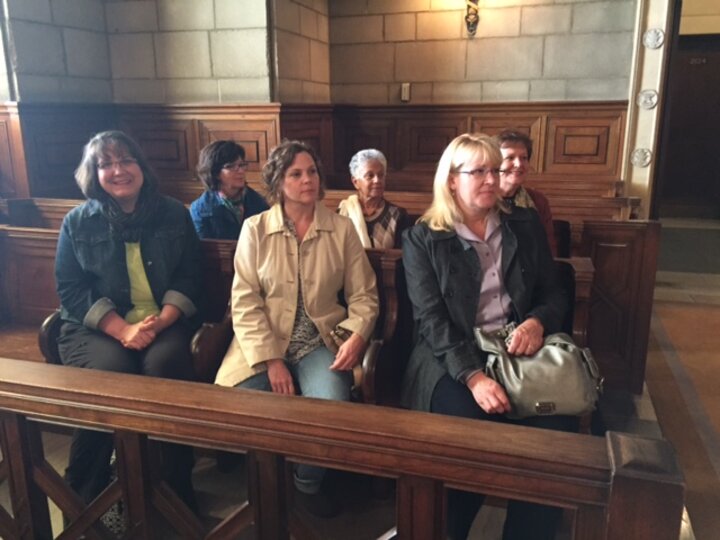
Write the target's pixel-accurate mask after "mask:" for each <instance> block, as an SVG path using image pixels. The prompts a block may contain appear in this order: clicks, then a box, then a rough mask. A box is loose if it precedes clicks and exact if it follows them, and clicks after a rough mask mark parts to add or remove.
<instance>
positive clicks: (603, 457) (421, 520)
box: [0, 358, 684, 540]
mask: <svg viewBox="0 0 720 540" xmlns="http://www.w3.org/2000/svg"><path fill="white" fill-rule="evenodd" d="M0 412H1V416H0V418H1V420H2V453H3V462H2V464H0V473H2V475H3V476H4V477H7V478H8V480H9V484H10V487H11V492H12V493H11V495H12V496H11V500H12V504H13V513H12V516H11V515H10V514H9V513H8V512H3V511H0V535H2V537H3V538H6V539H7V540H15V539H20V538H22V539H26V538H27V539H30V538H33V539H44V538H50V537H51V531H50V530H49V517H48V509H47V503H46V499H45V496H46V495H47V496H50V497H51V498H52V499H53V500H54V502H55V504H57V506H58V507H59V508H60V509H61V511H63V512H64V513H66V514H68V515H70V516H73V517H74V518H75V524H74V525H71V527H73V529H72V531H74V532H75V533H77V532H79V530H80V529H81V528H85V527H89V528H90V531H89V534H90V536H88V537H102V533H103V530H102V528H101V526H100V525H99V524H95V525H93V522H94V521H95V520H96V519H97V518H98V517H99V516H100V515H101V514H102V513H103V511H104V508H107V507H108V506H109V505H111V504H112V503H113V502H114V501H115V500H117V499H119V498H120V497H122V498H123V499H124V500H125V501H126V502H127V503H128V504H127V511H128V516H129V520H130V527H131V530H132V537H133V538H143V539H144V538H154V537H155V536H153V530H152V520H150V519H149V516H150V514H151V509H152V507H154V508H155V509H157V510H158V511H160V512H161V514H163V515H165V517H166V519H168V521H170V522H171V523H172V524H173V525H175V526H177V527H178V528H179V530H180V531H181V532H182V535H183V537H186V538H234V537H237V535H238V534H239V531H240V530H241V529H242V528H243V527H245V526H247V525H248V524H250V523H252V524H254V527H255V528H254V532H255V537H256V538H262V539H266V538H268V539H269V538H288V537H289V534H290V533H289V532H288V530H289V529H291V530H292V534H293V536H295V537H296V538H301V537H302V536H303V533H302V530H303V529H302V526H301V523H300V522H299V521H298V520H297V516H296V514H295V512H294V510H293V508H292V505H291V504H289V503H288V501H287V493H286V486H287V479H286V477H285V475H286V462H287V460H293V461H295V460H299V461H303V462H309V463H314V464H317V465H322V466H327V467H332V468H337V469H343V470H350V471H356V472H359V473H366V474H373V475H381V476H386V477H391V478H395V479H397V482H398V484H397V501H396V508H397V514H396V515H397V534H398V537H399V538H401V539H411V538H412V539H413V540H422V539H431V538H432V539H439V538H444V530H445V526H444V519H445V517H444V516H445V497H444V489H445V488H447V487H451V488H458V489H464V490H469V491H477V492H481V493H486V494H491V495H495V496H499V497H508V498H513V499H521V500H528V501H535V502H540V503H543V504H547V505H552V506H558V507H562V508H564V509H565V511H566V512H570V513H571V514H572V516H573V520H572V523H573V526H572V529H573V535H574V538H580V539H593V540H595V539H623V540H624V539H627V538H633V539H635V540H645V539H647V540H651V539H652V540H664V539H667V540H677V538H678V534H679V527H680V518H681V512H682V506H683V492H684V487H683V480H682V476H681V474H680V472H679V469H678V465H677V462H676V459H675V457H674V453H673V451H672V449H671V448H670V447H669V445H668V444H667V443H666V442H664V441H662V440H653V439H644V438H638V437H634V436H630V435H623V434H619V433H613V432H610V433H608V434H607V437H606V438H605V439H603V438H597V437H590V436H585V435H578V434H570V433H557V432H550V431H545V430H538V429H531V428H523V427H517V426H509V425H501V424H495V423H489V422H481V421H473V420H466V419H459V418H451V417H447V416H439V415H432V414H426V413H419V412H413V411H405V410H396V409H387V408H383V407H374V406H368V405H359V404H352V403H340V402H327V401H319V400H313V399H308V398H298V397H290V396H279V395H273V394H270V393H262V392H253V391H239V390H234V389H228V388H220V387H216V386H211V385H205V384H199V383H188V382H179V381H170V380H163V379H157V378H150V377H142V376H136V375H125V374H116V373H107V372H99V371H95V370H81V369H78V368H70V367H66V366H53V365H46V364H36V363H31V362H23V361H18V360H9V359H2V358H0ZM31 419H38V420H41V421H44V422H56V423H61V424H66V425H72V426H83V427H89V428H98V429H106V430H112V431H114V432H115V434H116V441H119V443H120V444H119V448H120V449H121V451H120V452H119V459H120V460H121V462H120V466H119V471H120V478H119V480H118V482H117V483H114V484H112V485H111V486H110V488H109V489H108V490H106V491H105V492H103V494H101V495H100V496H99V497H98V499H96V500H95V501H93V503H91V505H90V506H89V507H88V508H82V506H81V503H79V500H78V498H77V497H76V496H74V495H73V494H72V493H71V492H70V491H69V489H68V488H67V487H66V486H65V485H64V483H63V482H62V480H61V479H60V477H59V475H58V474H57V473H54V471H51V470H49V469H50V468H49V466H48V465H47V463H46V462H45V460H44V458H43V455H42V450H41V449H39V448H38V441H39V438H38V435H37V429H38V427H37V423H36V422H32V421H28V420H31ZM148 439H153V440H154V439H162V440H168V441H175V442H181V443H187V444H191V445H194V446H200V447H209V448H222V449H225V450H231V451H244V450H247V451H248V452H249V454H250V455H251V459H250V460H249V461H250V463H251V465H252V466H251V467H250V478H249V486H250V487H249V500H250V503H249V505H244V506H242V507H240V508H238V509H236V510H235V512H234V513H233V514H232V515H230V516H229V517H228V518H226V519H225V520H224V521H223V522H222V523H221V524H220V525H218V526H216V527H215V528H214V529H213V530H212V531H205V530H203V529H202V526H201V525H200V523H199V522H198V521H197V519H195V518H194V517H193V516H192V515H191V514H190V515H188V513H187V512H186V511H185V510H186V509H185V508H183V507H182V505H181V504H179V500H177V499H175V498H173V497H172V496H171V495H172V494H168V493H167V489H166V488H164V486H163V484H162V483H159V484H157V483H153V477H152V474H151V473H152V471H151V470H149V468H148V459H147V443H148ZM81 526H82V527H81ZM92 527H95V529H93V528H92ZM67 532H68V531H66V533H67ZM65 537H67V536H65Z"/></svg>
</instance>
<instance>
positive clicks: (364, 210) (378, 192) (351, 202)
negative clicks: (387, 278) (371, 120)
mask: <svg viewBox="0 0 720 540" xmlns="http://www.w3.org/2000/svg"><path fill="white" fill-rule="evenodd" d="M386 173H387V159H385V156H384V155H383V153H382V152H381V151H380V150H376V149H374V148H368V149H365V150H360V151H359V152H358V153H357V154H355V155H354V156H353V157H352V159H351V160H350V175H351V177H352V183H353V186H355V189H356V190H357V194H355V195H350V197H348V198H347V199H345V200H343V201H340V205H339V206H338V213H339V214H340V215H342V216H347V217H349V218H350V220H351V221H352V222H353V225H355V230H356V231H357V233H358V236H360V241H361V242H362V245H363V247H365V248H386V249H387V248H399V247H400V240H401V237H402V232H403V231H404V230H405V229H407V228H408V227H409V226H410V225H411V223H410V219H409V217H408V214H407V212H406V211H405V209H404V208H400V207H399V206H395V205H394V204H391V203H389V202H388V201H386V200H385V197H384V196H385V175H386Z"/></svg>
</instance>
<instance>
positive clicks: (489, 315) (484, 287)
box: [455, 211, 511, 332]
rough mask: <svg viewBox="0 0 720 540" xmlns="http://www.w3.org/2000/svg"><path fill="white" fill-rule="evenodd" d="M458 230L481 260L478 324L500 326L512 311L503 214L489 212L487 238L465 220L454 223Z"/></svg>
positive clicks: (489, 328)
mask: <svg viewBox="0 0 720 540" xmlns="http://www.w3.org/2000/svg"><path fill="white" fill-rule="evenodd" d="M455 232H457V234H458V236H459V237H460V238H462V239H463V240H466V241H467V242H468V243H469V244H470V245H471V246H472V247H473V248H474V249H475V252H476V253H477V256H478V260H479V262H480V270H481V272H480V274H479V275H478V281H479V286H480V296H479V298H478V305H477V310H476V314H475V326H479V327H480V328H482V329H483V330H485V331H487V332H492V331H494V330H499V329H500V328H502V327H503V326H505V325H506V324H507V322H508V317H509V316H510V313H511V303H510V296H509V295H508V293H507V291H506V290H505V285H504V284H503V275H502V228H501V227H500V216H499V215H498V213H497V211H493V212H491V213H490V215H489V216H488V221H487V227H486V229H485V238H484V239H483V238H479V237H478V236H477V235H476V234H475V233H474V232H472V231H471V230H470V229H469V228H468V227H467V226H466V225H465V224H463V223H456V224H455Z"/></svg>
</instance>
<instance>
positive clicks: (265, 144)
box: [116, 104, 280, 204]
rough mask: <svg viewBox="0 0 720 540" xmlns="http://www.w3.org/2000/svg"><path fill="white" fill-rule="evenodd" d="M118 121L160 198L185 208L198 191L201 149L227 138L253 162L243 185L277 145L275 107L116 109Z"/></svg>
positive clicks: (257, 173)
mask: <svg viewBox="0 0 720 540" xmlns="http://www.w3.org/2000/svg"><path fill="white" fill-rule="evenodd" d="M116 107H117V108H118V115H119V122H120V125H121V126H123V127H124V129H126V130H127V131H128V132H131V133H132V134H133V136H134V137H135V138H136V139H137V140H138V142H139V143H140V144H141V146H142V147H143V149H144V150H145V152H146V153H147V155H148V158H149V159H150V161H151V163H152V165H153V166H154V168H155V170H156V172H157V173H158V175H159V177H160V182H161V186H162V189H163V191H164V192H165V193H167V194H169V195H171V196H173V197H176V198H177V199H179V200H181V201H183V202H184V203H186V204H187V203H190V202H192V200H194V199H195V198H196V197H197V196H198V195H199V194H200V193H201V192H202V189H203V188H202V185H201V184H200V182H199V181H198V180H197V178H196V175H195V169H196V167H197V159H198V155H199V153H200V150H201V149H202V147H203V146H205V145H206V144H208V143H209V142H212V141H214V140H219V139H222V138H232V139H235V140H237V141H238V143H239V144H242V145H243V147H244V148H245V149H246V151H247V153H248V158H249V161H250V162H251V163H252V165H251V167H250V170H249V171H248V182H249V183H250V184H251V185H256V184H257V182H258V181H259V178H260V168H261V166H262V164H264V162H265V160H266V159H267V155H268V153H269V150H270V148H272V147H274V146H275V145H277V143H278V141H279V131H280V129H279V125H280V124H279V106H278V105H276V104H270V105H264V104H263V105H227V106H221V105H213V106H190V105H188V106H182V105H177V106H175V105H167V106H138V105H132V106H121V105H118V106H116Z"/></svg>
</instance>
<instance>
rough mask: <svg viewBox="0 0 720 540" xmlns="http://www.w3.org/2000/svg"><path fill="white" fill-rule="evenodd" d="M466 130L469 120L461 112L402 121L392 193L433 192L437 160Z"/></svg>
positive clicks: (412, 117)
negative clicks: (399, 168) (398, 191)
mask: <svg viewBox="0 0 720 540" xmlns="http://www.w3.org/2000/svg"><path fill="white" fill-rule="evenodd" d="M469 128H470V126H469V118H468V116H467V114H465V113H462V112H455V111H453V112H450V113H448V114H444V115H431V114H417V115H413V116H408V117H403V118H401V119H400V122H399V137H400V140H401V141H403V144H402V146H401V147H400V148H399V149H398V157H399V159H398V162H399V164H400V166H401V167H402V169H401V170H399V171H397V172H396V173H394V174H393V178H392V189H394V190H409V191H432V183H433V178H434V176H435V169H436V168H437V163H438V161H439V159H440V156H441V155H442V153H443V151H444V150H445V148H446V147H447V145H448V144H450V142H451V141H452V140H453V139H454V138H455V137H457V136H458V135H461V134H463V133H466V132H467V131H468V130H469ZM388 183H389V181H388ZM388 187H390V186H388Z"/></svg>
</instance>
